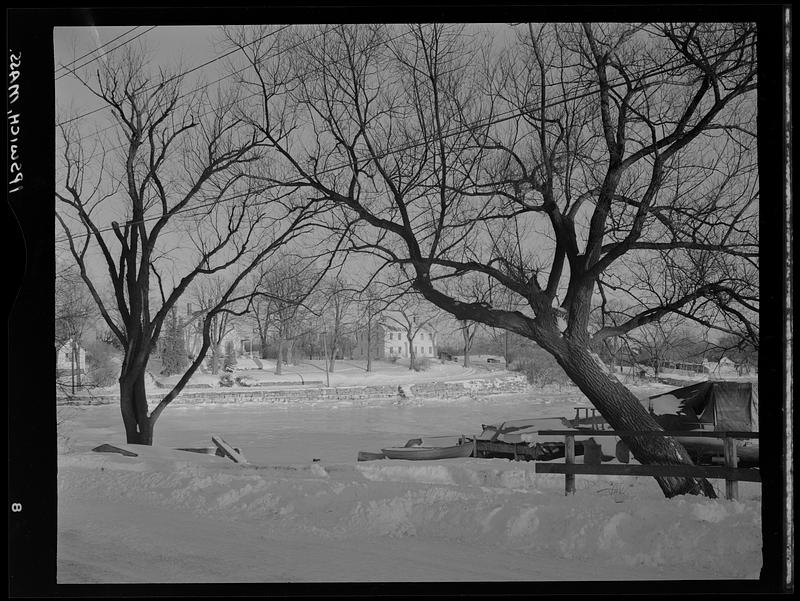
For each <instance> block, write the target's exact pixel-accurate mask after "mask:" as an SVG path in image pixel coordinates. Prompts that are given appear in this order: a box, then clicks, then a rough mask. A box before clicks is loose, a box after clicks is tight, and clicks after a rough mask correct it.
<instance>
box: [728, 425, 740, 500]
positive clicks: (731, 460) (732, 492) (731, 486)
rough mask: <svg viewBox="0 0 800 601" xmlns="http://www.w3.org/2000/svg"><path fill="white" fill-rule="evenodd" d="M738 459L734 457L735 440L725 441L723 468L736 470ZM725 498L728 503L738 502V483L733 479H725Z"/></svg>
mask: <svg viewBox="0 0 800 601" xmlns="http://www.w3.org/2000/svg"><path fill="white" fill-rule="evenodd" d="M738 465H739V459H738V458H737V457H736V440H734V439H733V438H726V439H725V467H726V468H729V469H736V468H737V467H738ZM725 498H726V499H728V500H729V501H731V500H733V501H738V500H739V483H738V482H737V481H736V480H735V479H730V478H726V479H725Z"/></svg>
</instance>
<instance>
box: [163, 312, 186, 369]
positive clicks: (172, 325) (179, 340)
mask: <svg viewBox="0 0 800 601" xmlns="http://www.w3.org/2000/svg"><path fill="white" fill-rule="evenodd" d="M188 365H189V357H188V355H187V354H186V344H185V341H184V336H183V324H182V323H181V320H179V319H178V316H177V315H176V314H175V311H172V312H171V314H170V317H169V321H168V322H167V328H166V332H164V339H163V347H162V349H161V374H162V375H164V376H171V375H173V374H179V373H183V372H184V371H186V368H187V367H188Z"/></svg>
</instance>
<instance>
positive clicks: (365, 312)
mask: <svg viewBox="0 0 800 601" xmlns="http://www.w3.org/2000/svg"><path fill="white" fill-rule="evenodd" d="M381 288H382V286H381V285H380V284H378V283H377V282H370V283H368V284H367V285H366V286H365V287H364V288H363V289H362V290H358V291H357V292H356V295H355V298H354V303H355V305H356V311H357V314H358V323H359V324H360V327H359V328H357V333H358V335H359V337H360V338H361V340H362V341H363V345H364V350H365V352H366V356H367V372H371V371H372V359H373V355H374V354H376V350H377V348H376V347H377V345H383V340H379V339H378V335H377V334H378V325H379V324H380V322H381V321H382V315H383V311H384V310H385V309H386V306H387V301H386V299H385V294H384V293H382V292H381Z"/></svg>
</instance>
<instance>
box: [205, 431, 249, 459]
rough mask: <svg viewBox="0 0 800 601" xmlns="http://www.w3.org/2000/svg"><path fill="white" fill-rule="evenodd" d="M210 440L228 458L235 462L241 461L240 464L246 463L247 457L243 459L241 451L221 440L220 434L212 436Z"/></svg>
mask: <svg viewBox="0 0 800 601" xmlns="http://www.w3.org/2000/svg"><path fill="white" fill-rule="evenodd" d="M211 442H213V443H214V444H215V445H216V446H217V448H218V449H219V450H220V451H222V453H223V455H224V456H225V457H227V458H228V459H230V460H232V461H234V462H235V463H241V464H242V465H246V464H247V459H245V457H244V455H242V453H241V451H238V450H237V449H234V448H233V447H232V446H231V445H229V444H228V443H227V442H225V441H224V440H222V437H221V436H212V437H211Z"/></svg>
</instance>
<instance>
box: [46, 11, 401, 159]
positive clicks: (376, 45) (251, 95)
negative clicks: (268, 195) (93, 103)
mask: <svg viewBox="0 0 800 601" xmlns="http://www.w3.org/2000/svg"><path fill="white" fill-rule="evenodd" d="M286 27H288V26H286ZM272 33H278V32H272ZM324 34H325V32H320V33H318V34H317V35H315V36H313V37H312V38H310V39H307V40H301V41H300V42H297V43H296V44H293V45H291V46H287V47H286V48H283V49H281V50H279V51H278V52H276V53H274V54H272V55H270V56H268V57H265V59H266V58H275V57H277V56H280V55H281V54H283V53H285V52H288V51H289V50H294V49H295V48H298V47H299V46H301V45H303V44H308V43H309V42H313V41H314V40H316V39H317V38H320V37H322V36H323V35H324ZM410 34H411V32H405V33H401V34H398V35H396V36H394V37H391V38H388V39H387V40H381V41H378V42H375V43H374V44H373V45H372V46H371V47H369V48H365V50H371V49H373V48H376V47H378V46H380V45H381V44H387V43H389V42H393V41H395V40H397V39H399V38H401V37H403V36H406V35H410ZM268 35H269V34H268ZM261 39H263V38H259V40H255V41H253V42H250V43H249V44H246V45H248V46H249V45H252V44H254V43H256V42H258V41H260V40H261ZM237 50H239V49H238V48H237V49H235V50H233V51H232V52H236V51H237ZM215 60H218V59H215ZM344 60H345V59H340V60H337V61H331V62H330V63H328V64H336V63H339V62H342V61H344ZM200 66H201V65H199V66H198V67H195V68H194V69H197V68H199V67H200ZM250 67H251V65H247V66H245V67H243V68H242V69H239V70H237V71H233V72H232V73H229V74H228V75H224V76H223V77H220V78H218V79H216V80H214V81H211V82H209V83H207V84H204V85H202V86H199V87H197V88H195V89H193V90H189V91H188V92H185V93H183V94H181V95H179V96H178V99H180V98H185V97H186V96H188V95H190V94H193V93H195V92H199V91H200V90H204V89H206V88H208V87H209V86H211V85H214V84H215V83H219V82H221V81H223V80H225V79H228V78H229V77H233V76H234V75H238V74H239V73H242V72H243V71H247V70H248V69H250ZM322 68H323V67H319V68H317V69H313V70H312V71H311V72H317V71H320V70H321V69H322ZM156 87H157V86H155V85H154V86H151V87H150V88H148V89H155V88H156ZM145 91H147V90H145ZM260 94H261V92H255V93H253V94H250V95H248V96H245V97H243V98H242V99H241V100H249V99H250V98H254V97H256V96H259V95H260ZM105 108H108V107H107V106H104V107H100V108H99V109H96V110H95V111H93V112H97V111H100V110H103V109H105ZM213 112H214V109H209V110H208V111H206V112H205V113H200V114H199V115H198V117H199V118H200V117H205V116H208V115H210V114H212V113H213ZM88 114H90V113H85V114H84V115H83V116H86V115H88ZM76 118H80V117H76ZM69 121H71V119H70V120H66V121H63V122H62V124H64V123H68V122H69ZM57 126H58V124H57ZM115 127H116V124H113V123H112V124H111V125H108V126H106V127H104V128H102V129H99V130H97V131H95V132H93V133H91V134H88V136H87V137H89V136H95V135H98V134H100V133H102V132H104V131H108V130H109V129H113V128H115ZM58 141H59V140H56V142H58ZM124 146H125V145H124V144H121V145H119V146H112V147H111V148H109V149H108V150H104V152H109V151H111V150H119V149H120V148H123V147H124ZM95 156H97V154H96V153H95V154H91V155H89V156H88V157H87V158H86V159H85V160H86V161H90V160H91V159H93V158H94V157H95ZM65 169H66V167H59V168H58V169H56V174H59V173H63V172H64V170H65Z"/></svg>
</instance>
